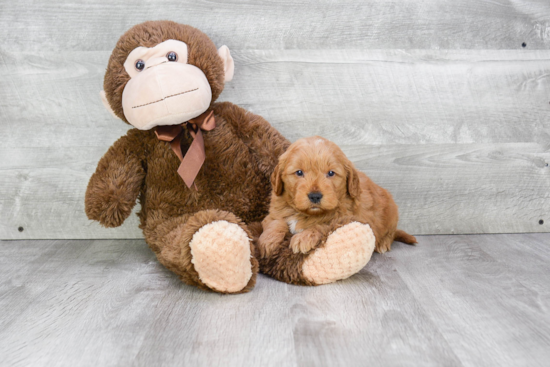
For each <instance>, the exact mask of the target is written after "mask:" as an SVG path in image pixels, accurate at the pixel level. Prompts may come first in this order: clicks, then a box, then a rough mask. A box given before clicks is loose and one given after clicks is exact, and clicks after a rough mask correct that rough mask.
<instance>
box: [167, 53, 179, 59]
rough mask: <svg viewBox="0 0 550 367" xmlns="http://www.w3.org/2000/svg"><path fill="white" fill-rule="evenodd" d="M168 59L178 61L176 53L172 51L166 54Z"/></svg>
mask: <svg viewBox="0 0 550 367" xmlns="http://www.w3.org/2000/svg"><path fill="white" fill-rule="evenodd" d="M166 58H167V59H168V61H178V54H177V53H175V52H174V51H170V52H168V53H167V54H166Z"/></svg>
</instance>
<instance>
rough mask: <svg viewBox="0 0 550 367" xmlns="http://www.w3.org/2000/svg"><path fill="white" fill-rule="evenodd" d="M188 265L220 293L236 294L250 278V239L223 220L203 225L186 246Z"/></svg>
mask: <svg viewBox="0 0 550 367" xmlns="http://www.w3.org/2000/svg"><path fill="white" fill-rule="evenodd" d="M189 247H190V248H191V256H192V259H191V262H192V263H193V265H194V266H195V270H196V271H197V273H199V278H200V280H201V281H202V282H203V283H204V284H206V285H207V286H208V287H210V288H212V289H215V290H217V291H221V292H238V291H240V290H242V289H243V288H244V287H245V286H246V285H247V284H248V281H249V280H250V278H251V277H252V265H251V263H250V239H249V238H248V236H247V235H246V232H245V231H244V230H243V229H242V228H241V227H239V226H238V225H237V224H235V223H229V222H227V221H225V220H221V221H217V222H212V223H210V224H207V225H205V226H202V227H201V228H200V229H199V230H198V231H197V232H195V234H194V235H193V239H192V240H191V242H190V243H189Z"/></svg>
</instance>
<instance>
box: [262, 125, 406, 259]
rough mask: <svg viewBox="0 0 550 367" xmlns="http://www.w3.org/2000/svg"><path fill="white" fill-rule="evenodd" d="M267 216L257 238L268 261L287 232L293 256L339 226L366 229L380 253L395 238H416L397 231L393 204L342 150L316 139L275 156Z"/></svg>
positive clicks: (318, 241)
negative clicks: (355, 224)
mask: <svg viewBox="0 0 550 367" xmlns="http://www.w3.org/2000/svg"><path fill="white" fill-rule="evenodd" d="M271 183H272V185H273V193H272V195H271V206H270V211H269V215H268V216H267V217H266V218H265V219H264V221H263V222H262V225H263V229H264V232H263V233H262V235H261V236H260V239H259V251H260V255H261V256H262V257H268V256H270V254H271V253H272V252H273V251H274V250H275V249H276V248H277V246H279V245H280V244H281V242H282V241H283V239H284V237H285V235H286V234H287V233H288V232H289V231H290V232H291V233H292V234H294V236H293V237H292V239H291V241H290V247H291V248H292V250H293V251H294V253H300V252H301V253H307V252H309V251H310V250H311V249H313V248H315V247H316V246H317V245H319V244H320V242H321V241H322V239H323V238H325V237H326V236H327V234H328V233H329V232H331V231H334V230H335V229H336V228H337V227H339V226H342V225H345V224H347V223H350V222H353V221H356V222H360V223H364V224H368V225H370V227H371V229H372V231H373V233H374V235H375V238H376V245H375V249H376V251H377V252H380V253H384V252H386V251H388V250H390V248H391V244H392V242H393V241H394V240H397V241H400V242H405V243H408V244H413V243H416V238H415V237H414V236H411V235H409V234H407V233H406V232H404V231H401V230H398V229H397V221H398V212H397V205H396V204H395V202H394V201H393V199H392V196H391V195H390V193H389V192H388V191H386V190H385V189H383V188H381V187H380V186H378V185H376V184H375V183H374V182H372V181H371V180H370V179H369V178H368V177H367V175H365V174H364V173H362V172H359V171H357V170H356V169H355V167H354V166H353V163H351V162H350V160H349V159H348V158H347V157H346V156H345V155H344V153H343V152H342V150H341V149H340V148H339V147H338V146H337V145H336V144H334V143H332V142H331V141H329V140H327V139H324V138H322V137H319V136H314V137H310V138H305V139H300V140H298V141H296V142H295V143H294V144H292V145H291V146H290V147H289V148H288V149H287V151H286V152H285V153H284V154H283V155H282V156H281V157H280V158H279V164H278V166H277V167H276V168H275V171H274V172H273V175H272V176H271Z"/></svg>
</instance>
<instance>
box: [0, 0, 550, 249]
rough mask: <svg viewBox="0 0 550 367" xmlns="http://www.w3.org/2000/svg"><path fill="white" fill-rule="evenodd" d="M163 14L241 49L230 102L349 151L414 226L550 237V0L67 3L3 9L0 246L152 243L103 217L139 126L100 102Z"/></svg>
mask: <svg viewBox="0 0 550 367" xmlns="http://www.w3.org/2000/svg"><path fill="white" fill-rule="evenodd" d="M149 19H171V20H174V21H178V22H181V23H187V24H191V25H193V26H196V27H198V28H200V29H202V30H203V31H205V32H206V33H207V34H209V35H210V36H211V38H212V39H213V40H214V42H215V43H216V44H217V45H218V46H221V45H222V44H226V45H228V46H229V47H230V49H231V50H232V54H233V56H234V58H235V62H236V74H235V78H234V80H233V81H232V82H231V83H229V84H227V86H226V90H225V91H224V93H223V94H222V96H221V98H220V100H228V101H232V102H234V103H237V104H239V105H241V106H243V107H245V108H247V109H249V110H251V111H253V112H255V113H258V114H260V115H262V116H264V117H265V118H266V119H267V120H268V121H270V122H271V123H272V124H273V125H274V126H275V127H276V128H277V129H279V130H280V131H281V132H282V133H283V134H284V135H285V136H287V137H288V138H289V139H290V140H296V139H298V138H300V137H304V136H310V135H315V134H318V135H323V136H325V137H327V138H329V139H332V140H334V141H335V142H336V143H338V144H340V145H341V146H342V147H343V148H344V150H345V151H346V153H347V154H348V155H349V156H350V157H351V158H352V160H353V161H354V162H355V163H356V164H357V166H358V167H359V168H360V169H362V170H364V171H365V172H366V173H367V174H369V175H370V176H371V177H372V178H373V179H374V180H375V181H376V182H378V183H379V184H380V185H382V186H384V187H386V188H388V189H389V190H390V191H391V192H392V193H393V195H394V197H395V199H396V201H397V203H398V205H399V206H400V213H401V225H400V226H401V227H402V228H404V229H406V230H408V231H410V232H412V233H415V234H446V233H499V232H546V231H548V230H549V228H550V217H549V215H548V214H549V209H548V208H550V194H549V188H550V168H549V167H548V163H549V162H550V104H549V102H550V51H549V48H550V2H549V1H547V0H538V1H535V0H516V1H512V0H496V1H478V0H463V1H458V2H456V1H441V0H427V1H420V0H411V1H406V2H403V1H385V0H369V1H359V0H357V1H348V2H345V3H343V2H339V1H311V2H308V1H302V2H294V1H293V2H288V1H260V0H257V1H246V2H225V1H208V2H204V1H190V0H189V1H175V0H164V1H159V2H154V3H151V2H148V1H139V0H138V1H133V2H132V3H131V4H129V3H127V2H123V1H120V0H119V1H106V0H103V1H96V2H93V3H88V2H84V1H60V0H52V1H47V2H46V1H44V2H41V3H36V2H32V1H18V2H11V1H0V69H2V70H3V73H2V74H1V76H0V136H1V137H2V144H1V145H0V238H5V239H28V238H138V237H141V233H140V231H139V229H138V228H137V220H136V218H135V216H132V217H131V218H130V219H129V220H128V221H127V222H126V223H125V224H124V225H123V226H122V227H120V228H117V229H109V230H107V229H103V228H101V227H100V226H99V225H97V224H96V223H93V222H90V221H88V220H87V219H86V216H85V215H84V211H83V209H84V203H83V197H84V191H85V188H86V184H87V180H88V178H89V176H90V175H91V174H92V172H93V171H94V169H95V166H96V164H97V161H98V160H99V159H100V157H101V156H102V155H103V153H104V152H105V151H106V150H107V148H108V147H109V146H110V145H111V144H112V143H113V142H114V141H115V140H116V139H117V138H118V137H120V136H121V135H123V134H124V133H125V131H126V130H127V129H128V126H127V125H125V124H124V123H122V122H121V121H117V120H115V119H113V118H112V117H111V116H110V115H109V114H108V113H107V112H106V111H105V110H104V109H103V106H102V105H101V102H100V100H99V96H98V92H99V91H100V90H101V88H102V78H103V73H104V70H105V67H106V65H107V60H108V57H109V55H110V52H111V49H112V47H113V46H114V44H115V43H116V41H117V39H118V37H119V36H120V35H121V34H122V33H123V32H124V31H125V30H127V29H128V28H130V27H131V26H132V25H134V24H137V23H139V22H142V21H145V20H149ZM522 44H525V47H523V46H522ZM541 220H542V221H544V224H539V223H540V221H541ZM20 229H22V231H20Z"/></svg>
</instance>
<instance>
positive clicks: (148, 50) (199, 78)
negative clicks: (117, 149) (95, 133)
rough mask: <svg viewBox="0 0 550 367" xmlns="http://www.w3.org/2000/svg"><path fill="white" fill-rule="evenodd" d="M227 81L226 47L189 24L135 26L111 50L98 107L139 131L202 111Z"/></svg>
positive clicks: (229, 75) (229, 60) (230, 71)
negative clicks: (101, 105)
mask: <svg viewBox="0 0 550 367" xmlns="http://www.w3.org/2000/svg"><path fill="white" fill-rule="evenodd" d="M232 77H233V59H232V58H231V55H230V53H229V49H228V48H227V47H226V46H222V47H221V48H220V49H219V50H216V48H215V46H214V44H213V43H212V41H210V39H209V38H208V37H207V36H206V35H205V34H204V33H202V32H200V31H199V30H197V29H195V28H192V27H190V26H186V25H182V24H177V23H174V22H169V21H157V22H146V23H142V24H139V25H137V26H135V27H133V28H132V29H130V30H129V31H128V32H126V34H124V35H123V36H122V37H121V38H120V40H119V41H118V43H117V46H116V47H115V49H114V50H113V53H112V55H111V58H110V60H109V65H108V67H107V73H106V74H105V83H104V88H105V92H102V93H101V96H102V99H103V101H104V104H105V105H106V107H107V108H108V109H110V110H111V111H112V112H113V113H114V114H115V115H116V116H117V117H120V118H122V119H123V120H124V121H126V122H128V123H130V124H131V125H133V126H135V127H136V128H138V129H141V130H148V129H151V128H153V127H155V126H161V125H174V124H180V123H182V122H185V121H188V120H190V119H192V118H194V117H197V116H199V115H200V114H201V113H203V112H204V111H206V110H207V109H208V107H209V106H210V105H211V103H212V102H214V101H215V100H216V98H217V97H218V95H219V94H220V93H221V91H222V90H223V85H224V83H225V82H226V81H229V80H231V78H232Z"/></svg>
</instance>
